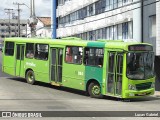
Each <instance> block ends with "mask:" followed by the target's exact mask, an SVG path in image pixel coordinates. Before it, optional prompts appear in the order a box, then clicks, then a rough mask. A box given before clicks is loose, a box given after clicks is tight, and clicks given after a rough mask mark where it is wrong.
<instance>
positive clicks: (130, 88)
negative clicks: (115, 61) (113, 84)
mask: <svg viewBox="0 0 160 120" xmlns="http://www.w3.org/2000/svg"><path fill="white" fill-rule="evenodd" d="M128 88H129V90H136V86H135V85H130V84H129V85H128Z"/></svg>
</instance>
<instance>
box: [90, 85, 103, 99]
mask: <svg viewBox="0 0 160 120" xmlns="http://www.w3.org/2000/svg"><path fill="white" fill-rule="evenodd" d="M88 93H89V95H90V97H92V98H103V95H102V94H101V88H100V85H99V84H98V83H96V82H91V83H90V84H89V86H88Z"/></svg>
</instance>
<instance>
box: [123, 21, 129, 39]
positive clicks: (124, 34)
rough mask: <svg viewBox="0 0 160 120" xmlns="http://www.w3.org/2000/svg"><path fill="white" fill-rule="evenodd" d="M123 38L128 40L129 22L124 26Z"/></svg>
mask: <svg viewBox="0 0 160 120" xmlns="http://www.w3.org/2000/svg"><path fill="white" fill-rule="evenodd" d="M122 38H123V39H128V22H126V23H123V24H122Z"/></svg>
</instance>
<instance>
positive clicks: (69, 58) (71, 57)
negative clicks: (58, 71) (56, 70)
mask: <svg viewBox="0 0 160 120" xmlns="http://www.w3.org/2000/svg"><path fill="white" fill-rule="evenodd" d="M82 52H83V49H82V47H77V46H69V47H67V48H66V58H65V60H66V62H67V63H73V64H82Z"/></svg>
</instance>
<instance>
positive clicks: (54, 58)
mask: <svg viewBox="0 0 160 120" xmlns="http://www.w3.org/2000/svg"><path fill="white" fill-rule="evenodd" d="M62 63H63V48H51V65H50V66H51V67H50V68H51V82H55V83H57V82H62Z"/></svg>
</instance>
